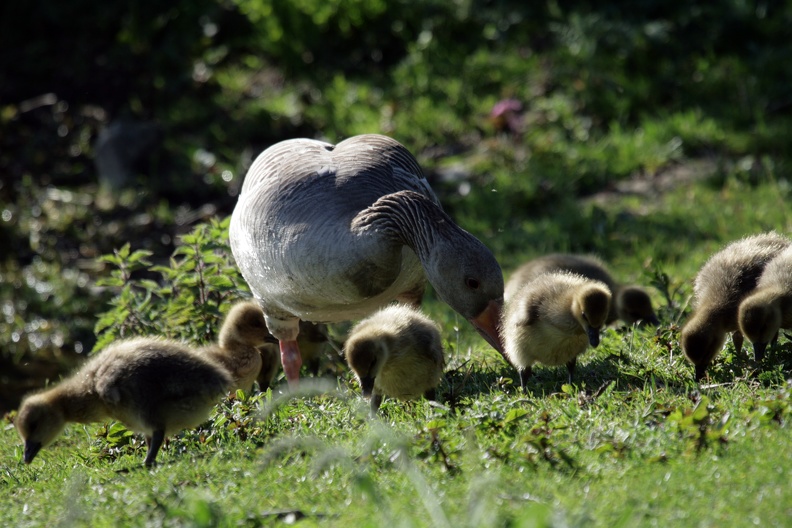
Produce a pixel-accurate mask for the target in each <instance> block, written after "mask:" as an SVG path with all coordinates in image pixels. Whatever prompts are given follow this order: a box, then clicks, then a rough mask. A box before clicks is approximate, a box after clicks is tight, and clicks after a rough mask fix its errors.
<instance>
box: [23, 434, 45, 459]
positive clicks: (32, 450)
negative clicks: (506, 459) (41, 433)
mask: <svg viewBox="0 0 792 528" xmlns="http://www.w3.org/2000/svg"><path fill="white" fill-rule="evenodd" d="M39 451H41V442H31V441H30V440H26V441H25V454H24V455H23V457H22V460H24V461H25V464H30V463H31V462H33V459H34V458H36V455H37V454H38V452H39Z"/></svg>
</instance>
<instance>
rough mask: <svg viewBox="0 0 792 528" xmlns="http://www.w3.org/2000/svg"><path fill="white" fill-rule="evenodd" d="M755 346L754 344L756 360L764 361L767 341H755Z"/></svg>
mask: <svg viewBox="0 0 792 528" xmlns="http://www.w3.org/2000/svg"><path fill="white" fill-rule="evenodd" d="M753 346H754V359H755V360H756V361H762V360H763V359H764V355H765V349H766V348H767V343H754V344H753Z"/></svg>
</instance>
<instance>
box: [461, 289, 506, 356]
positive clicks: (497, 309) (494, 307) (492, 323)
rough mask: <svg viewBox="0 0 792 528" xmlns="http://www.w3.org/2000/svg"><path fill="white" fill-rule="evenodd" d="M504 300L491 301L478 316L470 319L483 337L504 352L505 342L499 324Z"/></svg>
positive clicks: (493, 346) (496, 348)
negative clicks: (501, 336) (503, 342)
mask: <svg viewBox="0 0 792 528" xmlns="http://www.w3.org/2000/svg"><path fill="white" fill-rule="evenodd" d="M502 308H503V302H502V301H490V302H489V304H488V305H487V307H486V308H484V310H483V311H482V312H481V313H480V314H478V315H477V316H476V317H471V318H470V319H468V321H470V324H472V325H473V327H474V328H475V329H476V330H477V331H478V333H479V334H481V337H483V338H484V340H485V341H486V342H487V343H489V344H490V345H491V346H492V348H494V349H495V350H497V351H498V352H500V353H501V355H502V354H503V344H502V343H501V339H500V334H499V333H498V324H499V323H500V318H501V309H502Z"/></svg>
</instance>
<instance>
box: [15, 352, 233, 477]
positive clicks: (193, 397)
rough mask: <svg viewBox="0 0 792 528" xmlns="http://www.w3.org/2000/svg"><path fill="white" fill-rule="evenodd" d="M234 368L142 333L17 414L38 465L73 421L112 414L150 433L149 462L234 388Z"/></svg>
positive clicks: (27, 454)
mask: <svg viewBox="0 0 792 528" xmlns="http://www.w3.org/2000/svg"><path fill="white" fill-rule="evenodd" d="M232 384H233V379H232V377H231V374H230V373H229V372H228V371H227V370H226V369H225V368H224V367H223V366H222V365H220V364H218V363H217V362H215V361H213V360H212V359H210V358H209V357H206V356H205V355H203V354H200V353H198V352H196V351H193V350H192V349H190V348H188V347H187V346H185V345H184V344H182V343H178V342H175V341H170V340H165V339H159V338H147V337H140V338H135V339H129V340H125V341H118V342H116V343H114V344H112V345H110V346H109V347H107V348H106V349H105V350H104V351H103V352H101V353H100V354H98V355H96V356H94V357H93V358H91V359H90V360H88V362H87V363H86V364H85V365H83V366H82V368H80V369H79V370H78V371H77V372H76V373H75V374H74V375H73V376H71V377H70V378H68V379H66V380H64V381H62V382H61V383H59V384H58V385H56V386H55V387H53V388H51V389H49V390H46V391H44V392H40V393H38V394H34V395H31V396H28V397H27V398H25V399H24V400H23V402H22V405H21V406H20V408H19V414H18V415H17V417H16V419H15V423H16V427H17V430H18V431H19V435H20V436H21V437H22V440H23V441H24V443H25V448H24V449H25V450H24V457H23V459H24V461H25V463H26V464H30V463H31V462H32V461H33V459H34V458H35V457H36V455H37V454H38V452H39V451H40V450H41V448H42V447H45V446H48V445H49V444H51V443H52V442H53V441H54V440H55V438H56V437H57V436H58V435H59V434H60V433H61V431H62V430H63V428H64V427H65V426H66V424H67V423H68V422H77V423H90V422H99V421H103V420H106V419H115V420H118V421H120V422H123V423H124V424H125V425H126V426H127V427H129V428H130V429H132V430H134V431H137V432H141V433H143V434H144V435H145V438H146V444H147V445H148V452H147V453H146V460H145V465H146V467H151V466H152V465H154V463H155V460H156V458H157V453H158V452H159V449H160V447H161V446H162V442H163V440H164V439H165V437H166V436H170V435H172V434H174V433H176V432H178V431H180V430H182V429H186V428H192V427H195V426H197V425H199V424H200V423H202V422H203V421H205V420H206V419H207V418H208V416H209V412H210V411H211V409H212V407H213V406H214V405H215V403H217V402H218V401H220V400H221V399H222V398H223V396H224V395H225V394H226V392H227V391H228V390H229V389H230V388H231V386H232Z"/></svg>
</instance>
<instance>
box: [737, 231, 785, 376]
mask: <svg viewBox="0 0 792 528" xmlns="http://www.w3.org/2000/svg"><path fill="white" fill-rule="evenodd" d="M738 322H739V325H740V331H741V332H742V334H743V335H744V336H745V337H747V338H748V340H749V341H750V342H751V343H753V346H754V357H755V358H756V360H757V361H759V360H761V359H762V358H763V357H764V351H765V348H767V345H768V344H770V342H771V341H774V340H777V339H778V332H779V330H781V329H782V328H784V329H789V328H792V245H791V246H789V247H787V248H786V249H785V250H784V251H782V252H781V253H780V254H779V255H778V256H776V257H775V258H774V259H773V260H771V261H770V262H768V263H767V266H766V267H765V269H764V271H763V272H762V275H761V276H760V277H759V282H758V283H757V284H756V289H755V290H754V291H753V292H752V293H751V294H750V295H748V296H747V297H746V298H745V299H744V300H743V302H742V303H740V309H739V312H738Z"/></svg>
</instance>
